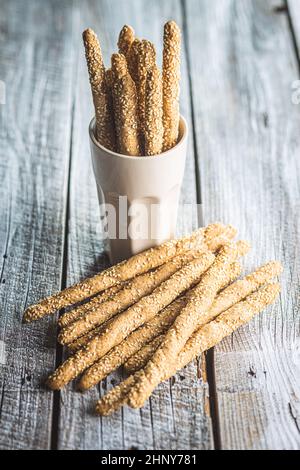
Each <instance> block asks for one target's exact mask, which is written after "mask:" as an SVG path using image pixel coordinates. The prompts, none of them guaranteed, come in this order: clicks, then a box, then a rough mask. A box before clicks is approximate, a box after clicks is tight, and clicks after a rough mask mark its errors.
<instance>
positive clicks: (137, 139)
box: [83, 21, 181, 156]
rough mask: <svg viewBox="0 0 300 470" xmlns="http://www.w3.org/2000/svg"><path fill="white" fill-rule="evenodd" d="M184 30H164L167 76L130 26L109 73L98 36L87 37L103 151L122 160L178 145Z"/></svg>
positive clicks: (97, 130) (86, 34)
mask: <svg viewBox="0 0 300 470" xmlns="http://www.w3.org/2000/svg"><path fill="white" fill-rule="evenodd" d="M180 41H181V34H180V29H179V27H178V26H177V24H176V23H175V22H174V21H169V22H168V23H166V24H165V27H164V39H163V42H164V46H163V66H162V76H161V73H160V70H159V68H158V66H157V64H156V51H155V47H154V45H153V44H152V43H151V42H150V41H147V40H145V39H142V40H140V39H138V38H136V37H135V33H134V30H133V29H132V28H131V26H127V25H125V26H124V27H123V28H122V30H121V32H120V36H119V40H118V49H119V53H117V54H113V55H112V57H111V68H110V69H107V70H105V67H104V62H103V57H102V53H101V48H100V44H99V41H98V39H97V36H96V34H95V33H94V31H93V30H91V29H87V30H85V31H84V32H83V42H84V47H85V54H86V61H87V66H88V72H89V77H90V84H91V89H92V95H93V102H94V107H95V118H96V126H95V133H96V138H97V140H98V142H99V143H100V144H101V145H103V146H104V147H106V148H108V149H110V150H113V151H115V152H118V153H121V154H123V155H133V156H138V155H145V156H149V155H158V154H160V153H162V152H163V151H166V150H169V149H171V148H172V147H174V145H175V144H176V143H177V140H178V133H179V81H180Z"/></svg>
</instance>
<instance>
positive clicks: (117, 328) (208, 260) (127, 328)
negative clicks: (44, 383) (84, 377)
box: [48, 252, 215, 390]
mask: <svg viewBox="0 0 300 470" xmlns="http://www.w3.org/2000/svg"><path fill="white" fill-rule="evenodd" d="M214 259H215V257H214V255H213V254H212V253H210V252H206V253H204V254H202V255H201V256H200V257H199V258H197V259H195V260H193V261H191V262H190V263H188V264H187V265H186V266H184V267H183V268H182V269H180V270H179V271H177V272H176V273H175V274H173V275H172V276H171V277H170V278H169V279H167V280H166V281H164V282H163V283H162V284H161V285H160V286H158V287H157V288H156V289H154V291H153V292H152V293H151V294H150V295H148V296H146V297H143V298H142V299H141V300H140V301H139V302H137V303H136V304H135V305H133V306H132V307H129V308H128V309H127V310H125V311H124V312H123V314H122V315H120V316H117V317H116V318H112V320H111V321H110V322H109V324H108V326H107V328H106V329H105V331H103V332H102V333H100V335H97V336H95V337H94V338H93V339H92V340H91V341H90V343H88V344H87V345H86V346H85V347H84V348H82V349H80V350H79V351H77V352H76V353H75V354H74V356H71V357H69V358H68V359H67V360H66V361H65V362H64V363H63V364H62V365H61V366H60V367H58V369H56V371H55V372H54V374H53V375H52V376H50V377H49V379H48V385H49V387H50V388H52V389H53V390H57V389H60V388H61V387H63V386H64V385H66V384H67V383H68V382H70V380H72V379H74V378H75V377H76V376H77V375H78V374H80V373H81V372H83V371H84V370H85V369H87V368H88V367H89V366H90V365H92V364H93V363H94V362H96V360H97V359H100V358H101V357H103V356H104V355H105V354H106V353H107V352H108V351H109V350H110V349H111V348H113V347H114V346H116V345H117V344H119V343H120V342H121V341H122V340H123V339H124V338H126V336H128V335H129V334H130V333H131V332H132V331H133V330H135V329H136V328H138V327H139V326H141V325H143V324H144V323H145V322H146V321H147V320H150V319H151V318H152V317H154V316H155V315H156V314H157V313H158V312H159V311H160V310H162V309H163V308H164V307H166V306H167V305H168V304H170V303H171V302H172V301H173V300H174V299H176V297H178V296H179V295H180V294H181V293H182V292H184V291H185V290H187V289H188V288H189V287H190V286H191V285H192V284H193V283H195V282H196V281H197V280H198V279H200V277H201V275H202V274H203V272H205V271H206V270H207V269H208V267H209V266H210V265H211V264H212V263H213V261H214Z"/></svg>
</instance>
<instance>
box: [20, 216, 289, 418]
mask: <svg viewBox="0 0 300 470" xmlns="http://www.w3.org/2000/svg"><path fill="white" fill-rule="evenodd" d="M235 235H236V230H235V229H234V228H233V227H232V226H229V225H223V224H220V223H215V224H211V225H209V226H207V227H205V228H201V229H198V230H196V231H195V232H193V233H192V234H191V235H190V236H187V237H184V238H180V239H176V240H170V241H167V242H165V243H163V244H162V245H159V246H157V247H154V248H151V249H149V250H147V251H144V252H142V253H140V254H137V255H135V256H133V257H132V258H130V259H128V260H126V261H123V262H122V263H119V264H117V265H115V266H113V267H111V268H109V269H107V270H106V271H103V272H100V273H99V274H96V275H95V276H93V277H91V278H88V279H85V280H83V281H81V282H79V283H78V284H75V285H73V286H71V287H68V288H67V289H65V290H63V291H62V292H59V293H57V294H54V295H52V296H50V297H47V298H46V299H44V300H42V301H41V302H40V303H38V304H37V305H33V306H31V307H29V308H28V309H27V310H26V312H25V314H24V321H26V322H30V321H32V320H37V319H39V318H41V317H43V316H44V315H47V314H53V313H55V312H56V311H58V310H61V309H63V308H65V307H71V308H69V309H68V310H67V311H65V312H64V313H63V314H62V315H61V316H60V317H59V319H58V325H59V327H60V332H59V335H58V341H59V342H60V343H61V344H62V345H64V346H67V348H68V349H69V351H70V353H71V354H70V356H69V357H68V358H67V360H66V361H65V362H64V363H63V364H62V365H60V366H59V367H58V368H57V370H56V371H55V372H54V373H53V374H52V375H51V376H50V377H49V378H48V382H47V383H48V386H49V387H50V388H51V389H53V390H58V389H60V388H62V387H64V386H65V385H66V384H67V383H69V382H70V381H71V380H73V379H75V378H76V377H78V376H79V375H81V377H80V379H79V382H78V386H79V389H80V390H82V391H83V390H87V389H89V388H90V387H92V386H93V385H96V384H97V383H99V382H100V381H101V380H102V379H104V378H105V377H106V376H107V375H108V374H109V373H110V372H112V371H114V370H115V369H117V368H118V367H119V366H121V365H124V367H125V370H126V371H127V372H128V373H129V374H130V375H129V377H128V378H127V379H126V380H125V381H123V382H122V383H121V384H120V385H118V386H117V387H115V388H114V389H112V390H111V391H110V392H109V393H107V395H106V396H104V397H103V398H102V399H101V400H100V401H99V402H98V403H97V406H96V410H97V412H98V413H99V414H102V415H106V414H109V413H110V412H112V411H113V410H116V409H117V408H118V407H120V406H121V405H123V404H128V405H129V406H131V407H134V408H136V407H141V406H142V405H143V403H144V402H145V400H146V399H147V398H148V397H149V396H150V394H151V392H152V391H153V390H154V388H155V387H156V386H157V385H158V384H159V383H160V382H162V381H164V380H166V379H167V378H169V377H170V376H172V375H174V374H175V373H176V371H178V370H179V369H181V368H182V367H184V366H186V365H187V364H188V363H189V362H190V361H192V359H194V358H195V357H196V356H197V355H198V354H200V353H202V352H203V351H205V350H207V349H209V348H211V347H212V346H214V345H215V344H217V343H218V342H219V341H221V340H222V339H223V338H225V337H226V336H228V335H230V334H231V333H232V332H233V331H235V330H236V329H237V328H238V327H240V326H241V325H243V324H245V323H247V322H248V321H250V320H251V318H252V317H253V316H254V315H255V314H257V313H259V312H260V311H261V310H263V309H264V308H265V307H266V306H268V305H270V304H271V303H273V302H274V301H275V299H276V297H277V295H278V293H279V290H280V287H279V284H277V283H271V282H270V281H271V280H272V279H273V278H274V277H276V276H278V275H279V274H280V273H281V271H282V267H281V264H280V263H278V262H277V261H270V262H268V263H267V264H265V265H263V266H261V267H260V268H258V269H257V270H256V271H254V272H252V273H250V274H248V275H247V276H246V277H244V278H243V279H242V280H236V279H237V278H238V277H239V275H240V273H241V266H240V263H239V258H241V257H242V256H244V255H245V254H246V253H247V252H248V251H249V244H248V243H247V242H245V241H237V242H235V241H233V239H234V237H235Z"/></svg>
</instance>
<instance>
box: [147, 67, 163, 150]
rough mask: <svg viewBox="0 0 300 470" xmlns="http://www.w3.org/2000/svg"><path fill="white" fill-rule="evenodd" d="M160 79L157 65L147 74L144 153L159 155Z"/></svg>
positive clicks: (160, 145) (161, 115) (160, 138)
mask: <svg viewBox="0 0 300 470" xmlns="http://www.w3.org/2000/svg"><path fill="white" fill-rule="evenodd" d="M162 118H163V108H162V80H161V75H160V71H159V69H158V67H156V66H154V67H153V68H152V70H150V71H149V72H148V74H147V81H146V91H145V155H159V154H160V153H161V152H162V147H163V135H164V128H163V120H162Z"/></svg>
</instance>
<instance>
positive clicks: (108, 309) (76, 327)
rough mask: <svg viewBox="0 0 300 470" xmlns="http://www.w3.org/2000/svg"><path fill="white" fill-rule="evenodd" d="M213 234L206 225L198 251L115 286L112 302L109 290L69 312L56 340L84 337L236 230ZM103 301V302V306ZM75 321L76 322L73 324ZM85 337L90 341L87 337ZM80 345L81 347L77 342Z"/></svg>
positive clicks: (214, 248) (217, 246)
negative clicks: (100, 296) (69, 318)
mask: <svg viewBox="0 0 300 470" xmlns="http://www.w3.org/2000/svg"><path fill="white" fill-rule="evenodd" d="M216 233H217V231H216V226H215V225H214V224H212V225H209V226H208V227H207V228H206V229H205V230H204V239H203V244H202V246H201V247H200V246H198V247H197V251H196V250H194V251H193V250H191V251H190V252H189V253H184V254H182V255H178V257H174V258H173V259H172V260H171V261H170V262H169V263H166V264H165V265H163V266H161V267H160V268H159V269H158V270H156V271H155V272H152V273H149V272H147V273H145V274H144V275H140V276H136V277H135V278H134V279H133V280H132V281H127V283H126V284H122V286H121V288H119V287H118V288H117V289H116V290H114V291H113V292H112V293H113V294H116V295H115V297H114V298H113V299H110V297H111V295H110V292H109V291H108V293H107V294H108V295H107V296H106V297H104V298H103V299H101V298H100V301H99V302H98V301H97V299H98V298H99V297H98V298H95V299H93V300H91V302H90V308H89V309H88V307H86V305H88V304H85V305H84V306H80V307H78V308H77V309H75V311H74V315H73V316H72V312H68V315H69V317H71V319H72V322H71V321H70V322H69V323H68V324H67V325H66V327H67V328H64V329H63V330H62V331H61V333H60V335H59V341H60V342H62V344H70V343H73V342H74V341H75V340H76V339H77V338H79V337H80V336H81V335H84V334H86V333H87V332H88V331H89V330H92V329H93V328H94V327H95V326H96V325H99V324H102V323H104V322H105V321H107V320H108V319H110V318H111V317H112V316H114V315H115V314H117V313H119V312H121V311H122V310H125V308H127V307H129V306H130V305H132V304H133V303H135V302H137V301H138V300H139V299H140V298H141V297H143V296H144V295H147V294H149V293H150V292H151V291H152V290H153V289H154V288H155V287H157V286H158V285H159V284H160V283H161V282H162V281H164V280H166V279H167V278H168V277H170V276H171V274H173V273H174V272H175V271H176V270H178V269H180V268H181V267H183V265H184V264H186V263H187V262H189V261H191V260H192V259H193V258H195V257H196V256H199V253H200V251H202V252H205V251H206V250H207V249H208V250H211V248H213V250H214V251H215V250H217V249H219V248H220V246H222V245H223V244H224V237H226V238H233V237H234V236H235V234H236V230H235V229H234V228H233V227H232V226H230V225H228V226H226V227H225V228H224V230H223V232H222V233H221V235H220V236H218V237H214V235H215V234H216ZM227 241H228V240H227ZM211 251H212V250H211ZM104 301H106V302H105V303H103V302H104ZM100 304H102V305H100ZM82 307H84V315H79V316H78V318H74V317H75V316H76V315H77V314H78V312H80V311H82ZM76 310H77V311H76ZM67 320H68V317H67ZM75 320H77V321H76V322H75ZM71 323H72V325H71ZM87 338H88V339H90V336H88V337H87ZM79 344H81V342H80V341H79ZM77 347H78V343H75V348H74V349H77ZM71 348H72V347H71Z"/></svg>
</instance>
